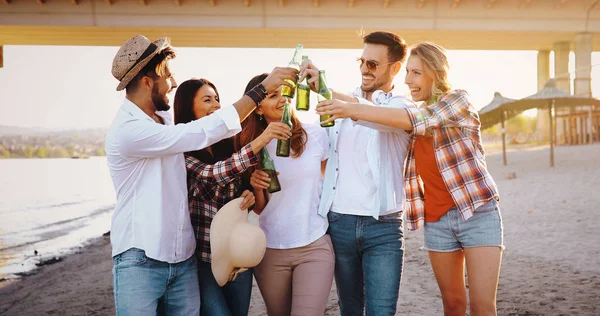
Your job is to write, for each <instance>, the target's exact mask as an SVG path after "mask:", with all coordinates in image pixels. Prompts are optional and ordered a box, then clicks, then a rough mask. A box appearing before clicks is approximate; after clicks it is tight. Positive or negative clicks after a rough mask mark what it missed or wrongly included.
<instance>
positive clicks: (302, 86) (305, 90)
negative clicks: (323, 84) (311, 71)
mask: <svg viewBox="0 0 600 316" xmlns="http://www.w3.org/2000/svg"><path fill="white" fill-rule="evenodd" d="M305 60H308V56H306V55H302V62H304V61H305ZM309 78H310V76H306V78H305V79H304V82H302V83H300V82H298V92H297V93H298V94H297V96H296V110H298V111H308V110H309V109H310V86H309V85H308V79H309Z"/></svg>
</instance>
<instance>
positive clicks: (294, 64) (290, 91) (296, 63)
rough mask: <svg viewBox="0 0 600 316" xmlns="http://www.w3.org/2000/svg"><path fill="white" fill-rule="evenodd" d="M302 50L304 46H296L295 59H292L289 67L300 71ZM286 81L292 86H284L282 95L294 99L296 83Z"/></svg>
mask: <svg viewBox="0 0 600 316" xmlns="http://www.w3.org/2000/svg"><path fill="white" fill-rule="evenodd" d="M302 48H303V46H302V44H298V45H296V51H295V52H294V57H292V60H291V61H290V62H289V63H288V67H290V68H295V69H297V70H300V63H301V62H302ZM285 81H286V82H288V83H289V84H291V85H292V86H291V87H288V86H283V88H282V89H281V95H283V96H284V97H286V98H290V99H291V98H293V97H294V94H295V92H296V83H295V82H294V81H292V80H289V79H286V80H285Z"/></svg>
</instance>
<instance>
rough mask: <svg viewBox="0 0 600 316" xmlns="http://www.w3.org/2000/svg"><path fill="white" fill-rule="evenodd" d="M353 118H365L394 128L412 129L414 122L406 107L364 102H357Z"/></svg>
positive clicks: (364, 119)
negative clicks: (388, 106)
mask: <svg viewBox="0 0 600 316" xmlns="http://www.w3.org/2000/svg"><path fill="white" fill-rule="evenodd" d="M351 118H352V119H353V120H363V121H367V122H372V123H376V124H382V125H386V126H390V127H394V128H399V129H403V130H405V131H411V130H412V129H413V126H412V122H411V120H410V117H409V115H408V112H407V111H406V109H399V108H384V107H372V106H368V105H364V104H357V105H356V110H355V111H354V113H353V115H351Z"/></svg>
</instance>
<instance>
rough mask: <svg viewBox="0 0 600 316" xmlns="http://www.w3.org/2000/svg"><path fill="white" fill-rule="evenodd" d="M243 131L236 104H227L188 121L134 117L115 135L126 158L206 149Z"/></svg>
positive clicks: (118, 145) (119, 128)
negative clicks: (172, 122) (168, 122)
mask: <svg viewBox="0 0 600 316" xmlns="http://www.w3.org/2000/svg"><path fill="white" fill-rule="evenodd" d="M240 130H241V126H240V121H239V118H238V115H237V113H236V110H235V109H234V108H233V107H225V108H223V109H220V110H218V111H216V112H215V113H213V115H210V116H207V117H203V118H201V119H199V120H195V121H192V122H190V123H187V124H177V125H161V124H156V123H154V122H153V121H150V120H142V119H134V118H132V119H131V120H129V121H126V122H123V123H121V125H120V126H119V127H118V128H117V129H116V130H115V132H114V134H112V135H109V137H113V138H114V140H115V142H114V144H115V146H116V147H117V148H116V149H117V150H118V151H119V153H120V154H121V155H123V156H127V157H139V158H148V157H161V156H168V155H174V154H179V153H184V152H187V151H194V150H198V149H202V148H206V147H208V146H210V145H212V144H214V143H216V142H217V141H219V140H221V139H223V138H227V137H231V136H233V135H235V134H236V133H238V132H239V131H240Z"/></svg>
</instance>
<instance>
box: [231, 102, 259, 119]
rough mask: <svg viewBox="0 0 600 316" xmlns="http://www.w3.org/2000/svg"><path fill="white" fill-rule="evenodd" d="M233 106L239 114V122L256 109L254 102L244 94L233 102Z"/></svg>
mask: <svg viewBox="0 0 600 316" xmlns="http://www.w3.org/2000/svg"><path fill="white" fill-rule="evenodd" d="M233 107H234V108H235V110H236V111H237V113H238V115H239V116H240V122H241V121H243V120H245V119H246V118H247V117H248V115H250V113H252V111H254V109H256V103H254V101H252V99H251V98H250V97H249V96H247V95H245V96H243V97H242V98H241V99H239V100H238V101H237V102H236V103H234V104H233Z"/></svg>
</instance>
